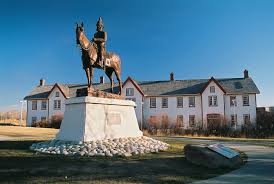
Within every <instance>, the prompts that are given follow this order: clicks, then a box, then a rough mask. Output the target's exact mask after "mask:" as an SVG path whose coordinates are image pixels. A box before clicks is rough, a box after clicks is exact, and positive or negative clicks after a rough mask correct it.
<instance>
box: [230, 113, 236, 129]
mask: <svg viewBox="0 0 274 184" xmlns="http://www.w3.org/2000/svg"><path fill="white" fill-rule="evenodd" d="M236 125H237V114H232V115H231V127H235V126H236Z"/></svg>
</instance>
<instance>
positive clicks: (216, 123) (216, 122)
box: [207, 114, 221, 130]
mask: <svg viewBox="0 0 274 184" xmlns="http://www.w3.org/2000/svg"><path fill="white" fill-rule="evenodd" d="M220 126H221V115H220V114H208V115H207V128H209V129H211V130H216V129H217V128H218V127H220Z"/></svg>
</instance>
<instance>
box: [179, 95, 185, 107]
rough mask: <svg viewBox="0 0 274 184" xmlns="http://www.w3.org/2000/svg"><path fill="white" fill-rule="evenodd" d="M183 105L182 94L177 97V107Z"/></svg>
mask: <svg viewBox="0 0 274 184" xmlns="http://www.w3.org/2000/svg"><path fill="white" fill-rule="evenodd" d="M183 107H184V98H183V97H182V96H178V97H177V108H183Z"/></svg>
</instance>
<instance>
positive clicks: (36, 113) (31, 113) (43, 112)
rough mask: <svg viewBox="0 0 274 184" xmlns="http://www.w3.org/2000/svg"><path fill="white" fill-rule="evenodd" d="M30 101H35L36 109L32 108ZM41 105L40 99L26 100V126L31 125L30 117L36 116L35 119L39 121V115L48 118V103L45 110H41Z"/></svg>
mask: <svg viewBox="0 0 274 184" xmlns="http://www.w3.org/2000/svg"><path fill="white" fill-rule="evenodd" d="M45 100H46V99H45ZM32 101H37V110H32ZM46 101H47V100H46ZM41 106H42V99H40V100H39V99H38V100H28V101H27V110H28V112H27V126H31V123H32V117H36V118H37V121H41V117H46V118H48V103H47V109H46V110H42V109H41Z"/></svg>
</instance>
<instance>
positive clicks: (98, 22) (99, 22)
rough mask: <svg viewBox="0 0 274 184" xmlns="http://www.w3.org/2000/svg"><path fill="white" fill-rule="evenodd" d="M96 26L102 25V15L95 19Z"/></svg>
mask: <svg viewBox="0 0 274 184" xmlns="http://www.w3.org/2000/svg"><path fill="white" fill-rule="evenodd" d="M96 26H97V27H98V26H102V27H104V23H103V20H102V17H99V20H98V21H97V24H96Z"/></svg>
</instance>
